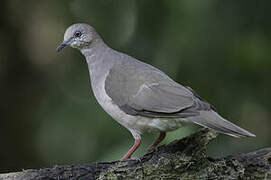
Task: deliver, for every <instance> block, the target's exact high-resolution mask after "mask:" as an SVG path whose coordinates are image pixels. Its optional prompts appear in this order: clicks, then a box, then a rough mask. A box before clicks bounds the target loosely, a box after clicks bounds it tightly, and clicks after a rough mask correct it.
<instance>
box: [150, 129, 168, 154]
mask: <svg viewBox="0 0 271 180" xmlns="http://www.w3.org/2000/svg"><path fill="white" fill-rule="evenodd" d="M165 137H166V132H160V135H159V137H158V138H157V139H156V140H155V141H154V142H153V143H152V144H151V145H150V146H149V147H148V149H147V151H151V150H152V149H153V148H155V147H156V146H157V145H158V144H159V143H160V142H161V141H163V140H164V139H165Z"/></svg>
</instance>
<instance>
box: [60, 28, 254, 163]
mask: <svg viewBox="0 0 271 180" xmlns="http://www.w3.org/2000/svg"><path fill="white" fill-rule="evenodd" d="M66 46H70V47H72V48H75V49H78V50H80V52H81V53H82V55H83V56H84V57H85V59H86V62H87V65H88V69H89V75H90V83H91V88H92V90H93V93H94V96H95V98H96V99H97V101H98V103H99V104H100V106H101V107H102V108H103V109H104V111H105V112H106V113H108V114H109V115H110V116H111V117H112V118H113V119H114V120H116V121H117V122H118V123H119V124H121V125H122V126H124V127H125V128H127V129H128V130H129V131H130V133H131V134H132V136H133V137H134V144H133V146H132V147H131V148H130V149H129V151H128V152H127V153H126V154H125V155H124V156H123V157H122V158H121V160H127V159H130V158H131V156H132V154H133V153H134V152H135V151H136V149H137V148H138V147H139V146H140V143H141V135H142V134H143V133H159V134H160V135H159V137H158V138H157V139H156V140H155V141H154V142H153V143H152V144H151V145H150V146H149V147H148V149H147V150H148V151H150V150H152V149H153V148H155V147H156V146H157V145H158V144H159V143H160V142H161V141H162V140H163V139H164V138H165V136H166V133H167V132H169V131H174V130H176V129H178V128H181V127H183V126H184V125H186V124H187V123H195V124H198V125H200V126H203V127H206V128H209V129H213V130H215V131H217V132H219V133H223V134H227V135H230V136H233V137H255V135H254V134H252V133H250V132H248V131H246V130H244V129H242V128H240V127H238V126H237V125H235V124H233V123H231V122H230V121H228V120H226V119H224V118H223V117H222V116H220V115H219V114H218V113H217V111H216V109H215V108H214V107H213V106H212V105H211V104H209V103H208V102H207V101H205V100H204V99H202V98H201V97H200V96H199V95H198V94H197V93H196V92H195V91H193V90H192V89H191V88H190V87H186V86H183V85H181V84H180V83H177V82H176V81H174V80H172V79H171V78H170V77H169V76H168V75H166V74H165V73H164V72H162V71H160V70H159V69H157V68H155V67H153V66H151V65H149V64H146V63H144V62H142V61H140V60H137V59H136V58H133V57H131V56H129V55H127V54H125V53H122V52H118V51H116V50H114V49H112V48H110V47H109V46H108V45H107V44H106V43H105V42H104V41H103V39H102V38H101V36H100V35H99V34H98V33H97V32H96V30H95V29H94V28H93V27H92V26H90V25H88V24H84V23H77V24H73V25H71V26H70V27H68V28H67V30H66V31H65V34H64V41H63V42H62V43H61V44H60V45H59V46H58V47H57V51H58V52H59V51H61V50H62V49H63V48H64V47H66ZM169 63H170V61H169ZM93 123H95V122H93Z"/></svg>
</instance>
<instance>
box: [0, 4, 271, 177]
mask: <svg viewBox="0 0 271 180" xmlns="http://www.w3.org/2000/svg"><path fill="white" fill-rule="evenodd" d="M270 7H271V1H268V0H262V1H247V0H240V1H234V0H229V1H217V0H208V1H196V0H159V1H158V0H148V1H144V0H138V1H136V0H129V1H127V0H101V1H94V0H58V1H34V0H24V1H19V0H9V1H7V0H6V1H3V2H2V3H1V6H0V9H1V16H0V32H1V35H0V82H1V84H0V96H1V103H0V107H1V108H0V112H1V115H0V119H1V121H0V122H1V124H0V142H1V146H0V147H1V148H0V172H7V171H13V170H20V169H26V168H39V167H46V166H53V165H55V164H79V163H89V162H93V161H110V160H117V159H119V158H120V157H121V156H122V155H123V154H124V153H125V152H126V151H127V150H128V149H129V147H130V146H131V145H132V142H133V138H132V136H131V135H130V134H129V132H128V131H127V130H126V129H125V128H123V127H121V126H120V125H119V124H117V122H115V121H113V120H112V119H111V118H110V117H109V116H108V115H107V114H106V113H105V112H104V111H103V110H102V109H101V107H100V106H99V105H98V103H97V102H96V100H95V98H94V96H93V94H92V92H91V88H90V84H89V77H88V70H87V66H86V63H85V61H84V58H83V57H82V55H80V53H79V52H77V51H76V50H72V49H68V48H67V49H65V50H64V51H63V52H62V53H60V54H57V53H56V51H55V48H56V46H57V45H58V44H59V43H60V42H61V41H62V39H63V33H64V31H65V29H66V28H67V27H68V26H69V25H70V24H72V23H76V22H85V23H88V24H91V25H92V26H94V27H95V28H96V30H97V31H98V32H99V33H100V35H101V36H102V37H103V39H104V40H105V42H107V44H109V45H110V46H111V47H113V48H114V49H117V50H120V51H122V52H126V53H128V54H130V55H132V56H134V57H136V58H138V59H141V60H142V61H145V62H147V63H150V64H152V65H154V66H156V67H158V68H160V69H161V70H163V71H165V72H166V73H167V74H169V75H170V76H171V77H172V78H174V79H175V80H176V81H177V82H181V83H182V84H184V85H188V86H190V87H192V88H193V89H194V90H195V91H196V92H197V93H198V94H200V95H201V96H202V97H203V98H205V99H206V100H208V101H209V102H210V103H212V104H213V105H214V106H215V107H216V108H217V110H218V112H219V113H220V114H221V115H223V116H224V117H225V118H227V119H229V120H231V121H232V122H234V123H236V124H238V125H240V126H242V127H244V128H245V129H248V130H250V131H251V132H253V133H255V134H256V135H257V137H256V138H248V139H234V138H231V137H227V136H224V135H221V136H220V137H219V138H217V139H216V140H215V141H214V142H213V143H212V144H211V145H210V146H209V147H210V148H209V153H210V155H213V156H221V155H226V154H231V153H239V152H248V151H250V150H255V149H259V148H262V147H266V146H270V145H271V132H270V127H271V114H270V112H271V101H270V97H271V95H270V92H271V83H270V77H271V61H270V57H271V48H270V45H271V23H270V17H271V11H270ZM195 128H197V127H196V126H192V125H191V126H189V127H184V128H182V129H180V130H178V131H175V132H171V133H168V137H167V139H166V141H165V143H166V142H170V141H172V140H173V139H176V138H180V137H183V136H186V135H188V134H190V133H191V132H193V131H195ZM155 136H157V135H144V136H143V145H142V146H141V147H140V150H139V151H138V152H137V153H136V155H138V156H139V155H142V154H143V153H144V150H145V148H146V147H147V146H148V145H149V144H150V143H151V141H152V140H153V139H154V138H155Z"/></svg>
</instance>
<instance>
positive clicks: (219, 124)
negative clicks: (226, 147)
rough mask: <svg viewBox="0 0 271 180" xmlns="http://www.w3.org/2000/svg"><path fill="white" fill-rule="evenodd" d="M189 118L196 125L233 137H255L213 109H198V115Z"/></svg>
mask: <svg viewBox="0 0 271 180" xmlns="http://www.w3.org/2000/svg"><path fill="white" fill-rule="evenodd" d="M187 120H190V121H192V122H194V123H196V124H198V125H201V126H204V127H207V128H211V129H213V130H215V131H217V132H220V133H224V134H227V135H230V136H233V137H238V138H239V137H255V135H254V134H252V133H250V132H248V131H246V130H244V129H242V128H240V127H238V126H237V125H235V124H233V123H231V122H229V121H227V120H226V119H224V118H223V117H221V116H220V115H219V114H217V113H216V112H215V111H212V110H211V111H200V115H199V116H194V117H189V118H187Z"/></svg>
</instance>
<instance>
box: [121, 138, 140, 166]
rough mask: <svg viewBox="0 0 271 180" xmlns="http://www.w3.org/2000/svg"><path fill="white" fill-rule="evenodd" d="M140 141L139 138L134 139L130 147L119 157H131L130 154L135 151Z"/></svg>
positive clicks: (124, 158)
mask: <svg viewBox="0 0 271 180" xmlns="http://www.w3.org/2000/svg"><path fill="white" fill-rule="evenodd" d="M140 143H141V139H135V142H134V145H133V146H132V147H131V149H130V150H129V151H128V152H127V153H126V154H125V155H124V156H123V157H122V158H121V160H122V161H123V160H127V159H130V158H131V155H132V154H133V153H134V152H135V151H136V149H137V148H138V147H139V145H140Z"/></svg>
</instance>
